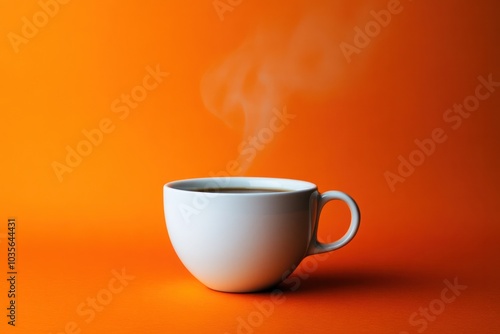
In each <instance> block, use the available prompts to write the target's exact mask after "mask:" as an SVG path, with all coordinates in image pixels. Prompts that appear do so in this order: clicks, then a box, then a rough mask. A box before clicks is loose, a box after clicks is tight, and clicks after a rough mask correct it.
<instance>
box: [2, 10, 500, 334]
mask: <svg viewBox="0 0 500 334" xmlns="http://www.w3.org/2000/svg"><path fill="white" fill-rule="evenodd" d="M40 3H42V4H46V3H49V4H53V3H54V2H53V1H52V2H51V1H50V0H46V1H44V0H41V2H36V1H22V2H18V1H15V2H9V3H6V2H5V3H2V4H1V10H0V22H2V24H1V25H0V29H1V31H0V36H4V38H2V39H1V42H0V74H1V80H0V110H1V111H0V134H1V137H2V139H1V145H0V153H1V156H2V164H1V167H0V168H1V174H0V181H1V188H0V189H1V190H0V219H1V221H2V223H1V226H0V232H1V233H3V234H2V240H1V244H2V245H1V255H0V259H1V260H0V263H2V265H1V267H2V268H4V269H5V270H4V272H6V271H7V269H6V262H7V260H6V257H7V251H6V240H5V233H6V232H7V218H9V217H15V218H16V219H17V242H18V259H17V261H18V265H17V270H18V278H17V279H18V285H17V290H18V297H17V305H18V308H17V319H16V327H15V328H12V327H11V326H8V325H7V318H6V317H5V315H4V313H5V314H6V311H5V308H6V307H7V305H8V299H7V296H6V291H7V290H8V286H7V282H6V281H5V280H2V282H3V283H2V284H0V295H1V296H2V299H0V302H1V303H2V304H1V305H0V306H1V307H0V308H1V309H2V310H4V311H2V312H3V313H2V317H1V319H3V320H2V323H1V324H0V326H1V328H2V332H9V333H10V332H12V333H14V332H17V333H53V334H55V333H71V332H75V333H78V332H79V331H80V332H81V333H166V332H172V333H189V332H193V333H195V332H196V333H199V332H202V333H237V332H238V331H239V332H242V333H250V332H251V333H277V332H279V333H287V332H290V333H404V332H408V333H417V332H423V331H425V332H426V333H472V332H474V333H494V332H497V331H498V330H499V327H500V322H499V320H498V319H500V317H499V306H500V303H499V301H498V298H499V292H500V290H499V288H498V280H499V278H500V275H499V270H498V256H499V255H500V253H499V246H498V233H499V231H500V228H499V225H498V223H499V219H498V217H499V215H498V211H497V209H495V207H497V206H498V201H499V199H500V196H499V195H498V189H499V186H500V182H499V181H500V178H499V176H498V173H497V171H498V170H499V167H500V158H499V154H498V153H499V139H500V134H499V121H500V117H499V107H500V92H499V91H495V92H493V93H492V94H491V96H490V97H489V98H487V99H486V100H484V101H481V102H480V105H479V108H478V109H477V110H476V111H474V112H472V113H471V115H470V117H468V118H466V119H463V122H462V124H461V126H460V127H459V128H457V129H456V130H454V129H452V128H451V126H450V125H452V123H446V122H445V120H444V119H443V115H444V113H445V112H446V110H447V109H449V108H452V107H453V105H454V104H457V103H462V102H463V101H464V99H466V98H467V97H468V96H470V95H473V94H474V92H475V89H476V86H477V85H478V84H479V81H478V79H477V78H478V77H479V76H483V77H485V78H487V77H488V75H490V74H491V75H492V78H493V80H494V81H496V82H498V81H500V62H499V59H500V46H499V45H500V43H499V42H500V41H499V40H498V31H499V29H500V23H499V21H498V13H499V10H500V8H499V6H498V5H497V4H496V2H494V1H486V0H485V1H478V2H474V3H472V2H467V1H452V0H446V1H439V2H429V1H420V0H419V1H409V0H402V1H401V3H400V6H401V8H402V9H401V11H400V12H399V13H398V14H394V15H392V18H391V22H390V23H389V24H387V26H386V27H382V28H381V29H380V32H376V33H373V35H374V36H373V37H372V38H370V41H369V42H368V43H367V45H366V46H364V47H363V48H358V49H359V50H358V51H359V52H358V53H354V54H351V55H350V60H351V61H350V62H348V61H347V58H346V57H344V56H343V54H342V51H341V48H340V45H341V43H342V42H345V43H349V44H351V45H354V38H355V30H354V28H355V27H360V28H364V27H365V25H366V24H367V23H369V22H371V21H373V16H372V14H370V11H372V10H375V11H377V12H378V11H380V10H384V9H386V8H387V6H388V2H387V1H374V0H365V1H362V0H359V1H343V2H341V1H336V2H333V3H332V2H331V1H326V0H325V1H320V0H317V1H305V0H300V1H299V0H295V1H289V2H287V3H286V4H285V3H278V2H275V3H274V4H273V3H269V2H268V1H261V0H252V1H241V2H238V1H232V2H229V1H228V2H225V3H226V4H227V3H233V4H234V6H231V8H232V10H231V11H226V12H224V13H223V14H222V16H223V20H221V19H220V17H219V16H218V14H217V11H216V10H215V8H214V5H213V3H212V1H208V0H207V1H152V0H148V1H135V2H118V1H111V2H105V3H96V2H82V1H69V2H68V3H67V4H60V5H59V8H56V7H55V6H52V7H50V8H52V9H51V10H52V11H53V13H52V14H54V15H53V17H50V18H49V19H48V20H47V22H44V21H43V17H42V16H40V17H41V18H38V19H40V20H42V21H39V22H41V23H40V27H39V28H38V32H36V33H33V32H32V33H33V35H34V36H32V37H30V38H27V39H26V40H25V42H23V43H21V44H19V45H17V46H13V45H12V43H11V41H10V39H9V36H11V38H12V36H13V35H12V33H15V34H18V35H21V34H22V27H23V24H25V23H24V22H25V21H23V18H24V17H26V18H27V19H28V20H29V21H31V22H32V21H33V16H34V15H35V16H36V15H40V14H36V13H38V12H40V10H42V9H41V5H40ZM389 3H392V2H389ZM308 18H309V20H310V21H307V20H308ZM311 18H312V19H311ZM304 20H306V21H305V22H309V24H311V22H312V24H311V27H312V28H311V29H310V30H308V29H306V30H305V32H304V34H305V36H306V37H305V38H304V35H302V38H303V39H302V40H300V39H299V41H302V42H303V43H302V44H301V43H298V44H297V45H295V44H293V45H294V48H293V50H290V49H288V46H289V45H292V44H289V43H291V42H290V40H293V36H295V35H294V34H295V32H296V31H297V29H298V28H297V27H300V26H301V22H304ZM311 20H312V21H311ZM306 27H307V25H306ZM300 31H302V30H300ZM9 34H10V35H9ZM308 34H310V35H308ZM318 34H320V35H319V36H320V38H318V40H320V41H321V43H324V42H325V41H326V43H324V44H321V43H320V45H321V47H318V44H315V42H314V41H315V39H314V38H316V37H318ZM259 38H260V39H259ZM309 38H310V39H309ZM256 40H257V41H262V40H263V42H262V43H260V42H255V41H256ZM310 40H312V42H311V44H308V42H307V41H310ZM304 41H305V42H304ZM309 47H311V48H312V49H313V51H312V53H313V54H312V55H310V54H309V51H310V50H308V48H309ZM323 48H324V50H323ZM16 49H17V51H18V52H16ZM315 50H316V51H318V50H319V51H320V52H319V53H320V55H319V57H320V59H326V61H327V63H328V66H330V67H327V70H326V71H323V69H322V68H320V69H319V70H318V69H317V68H315V67H314V66H315V64H316V63H315V61H317V58H315V57H318V54H315V53H314V51H315ZM325 50H326V51H325ZM292 51H293V52H295V54H296V55H297V54H298V56H297V59H295V58H292V60H290V59H289V56H290V54H294V53H293V52H292ZM322 51H325V52H326V55H325V54H322V53H321V52H322ZM321 56H323V57H326V58H321ZM238 57H240V58H238ZM235 59H236V60H235ZM295 60H296V61H297V62H298V63H300V62H301V61H303V62H304V63H303V64H302V65H300V66H304V67H301V70H299V71H295V72H294V69H293V66H292V70H290V68H288V67H286V66H285V65H283V64H288V62H289V61H291V62H292V65H294V64H295V63H294V61H295ZM228 61H229V62H230V63H231V64H233V65H234V66H235V68H233V70H234V71H233V72H232V73H233V75H232V76H228V77H227V82H226V81H224V79H225V76H224V75H223V76H222V78H223V79H222V80H221V81H220V82H215V83H213V82H209V84H208V87H212V88H213V87H217V85H225V84H227V85H228V87H233V86H232V82H233V81H231V80H237V79H238V78H239V77H238V75H239V73H240V72H238V71H239V70H238V69H239V68H240V66H241V68H249V70H248V71H249V72H248V75H249V77H252V76H253V77H252V78H253V79H252V80H256V79H255V76H256V72H258V70H257V69H256V68H255V66H257V67H258V65H256V63H257V64H264V65H269V66H270V67H269V69H268V70H267V72H266V71H264V74H266V75H270V76H271V77H272V78H273V79H271V80H270V81H265V82H266V83H269V82H271V83H276V85H281V86H280V87H278V88H280V89H282V90H278V92H276V91H274V90H273V89H274V88H276V87H275V86H272V87H271V88H272V89H270V90H266V89H263V90H262V89H260V90H259V89H257V90H256V92H257V93H255V91H252V89H254V88H255V86H253V85H254V83H255V82H256V81H252V80H250V79H249V80H250V81H249V82H247V83H245V86H244V87H243V88H244V91H243V92H239V94H243V95H242V96H245V97H248V99H249V101H252V102H251V103H250V107H249V108H248V109H245V110H243V111H245V112H247V113H248V114H247V116H246V117H247V118H246V123H245V117H244V116H243V114H242V112H243V111H242V109H238V108H239V107H238V106H236V107H234V108H233V109H231V110H230V114H229V116H228V118H227V119H225V120H223V119H221V118H220V117H219V116H220V113H221V112H224V111H221V110H220V109H217V108H215V109H211V108H210V107H208V106H207V105H205V104H204V100H203V94H204V92H206V91H204V90H203V89H204V88H203V87H204V86H203V85H202V84H201V83H202V78H204V76H205V74H206V73H211V72H210V71H216V70H217V69H220V68H224V66H225V65H224V64H227V62H228ZM157 66H159V68H160V69H161V71H164V72H168V73H169V75H168V76H167V77H165V78H164V80H163V81H162V82H161V83H160V84H159V85H158V87H157V88H155V89H153V90H151V91H149V92H148V95H147V97H146V98H145V99H144V101H141V102H140V103H139V104H138V106H137V107H136V108H134V109H130V114H129V115H128V116H127V117H125V118H124V119H120V118H119V116H120V114H119V113H115V112H113V109H112V103H113V101H115V100H116V99H119V98H120V97H121V96H122V94H130V93H131V91H132V90H133V89H134V88H135V87H136V86H137V85H141V84H142V82H143V78H144V77H145V76H146V75H147V73H148V72H147V70H146V68H147V67H150V68H153V69H154V68H156V67H157ZM297 66H299V65H297ZM275 69H280V70H275ZM207 71H208V72H207ZM235 73H236V74H235ZM297 73H298V77H299V79H302V77H301V76H300V74H304V75H306V74H308V73H312V77H309V79H308V80H306V79H305V78H304V79H303V81H301V80H298V82H302V83H303V84H298V85H296V86H293V85H292V84H291V82H294V81H293V80H294V78H295V80H296V79H297V76H293V75H294V74H297ZM257 74H258V73H257ZM261 74H262V73H261ZM274 76H279V78H275V77H274ZM257 81H258V80H257ZM292 86H293V88H290V87H292ZM200 87H201V88H200ZM252 92H253V93H252ZM233 93H234V92H232V93H229V92H227V91H226V95H224V91H223V93H221V94H222V95H221V96H219V97H217V98H215V97H214V99H215V102H214V103H215V106H216V107H217V106H220V105H222V104H223V99H224V96H228V95H227V94H229V95H230V94H233ZM210 96H211V95H210V94H209V98H210ZM262 96H266V97H268V98H269V100H268V101H267V102H265V103H264V102H260V101H255V99H257V100H258V99H259V98H260V97H262ZM263 105H264V106H266V107H265V108H267V109H269V106H271V107H272V108H277V109H279V110H282V109H283V108H284V107H286V109H287V110H288V112H289V113H290V114H293V115H294V116H295V118H294V119H293V120H291V121H290V124H288V125H287V126H286V127H285V128H284V130H283V131H281V132H279V133H275V136H274V138H273V140H271V141H270V142H269V143H267V144H266V145H265V147H263V148H262V149H261V150H259V151H258V152H257V154H256V156H255V159H253V160H252V161H251V163H250V164H249V165H248V168H247V169H246V170H245V171H244V172H243V173H242V174H243V175H254V176H275V177H289V178H297V179H305V180H308V181H311V182H315V183H316V184H317V185H318V187H319V189H320V190H321V191H326V190H328V189H339V190H343V191H345V192H347V193H349V194H351V195H352V196H353V197H354V198H355V199H356V200H357V201H358V204H359V206H360V208H361V213H362V225H361V228H360V231H359V234H358V235H357V236H356V238H355V239H354V240H353V242H352V243H351V244H349V245H348V246H347V247H345V248H343V249H341V250H339V251H336V252H334V253H332V254H330V255H329V256H328V257H327V258H326V260H323V261H321V262H320V261H319V260H313V259H311V260H309V264H317V265H318V267H317V269H316V268H315V267H314V268H313V269H314V270H313V269H310V273H309V276H308V277H307V278H305V276H302V277H301V276H297V274H296V275H295V276H294V277H295V278H296V279H297V278H299V282H300V286H299V287H298V289H296V291H291V290H292V289H290V286H289V285H288V286H284V287H282V289H283V291H284V299H283V300H282V303H280V304H273V305H274V306H273V308H272V312H271V311H269V312H268V314H263V313H262V312H261V313H260V314H261V315H260V318H259V315H258V314H257V313H255V312H259V309H258V307H257V306H256V305H257V304H259V303H260V304H259V305H261V304H262V303H264V305H269V304H266V301H267V302H269V300H270V294H269V292H263V293H259V294H225V293H218V292H214V291H211V290H209V289H207V288H205V287H204V286H202V285H201V284H200V283H198V282H197V281H196V280H195V279H194V278H193V277H192V276H191V275H190V274H189V273H188V272H187V271H186V270H185V269H184V267H183V266H182V264H181V263H180V262H179V260H178V259H177V257H176V256H175V254H174V252H173V249H172V247H171V245H170V242H169V239H168V234H167V231H166V228H165V222H164V218H163V203H162V186H163V184H164V183H166V182H168V181H171V180H175V179H180V178H190V177H201V176H210V174H211V173H216V174H217V173H220V172H224V171H225V170H226V165H227V163H228V162H230V161H232V160H234V159H236V158H238V147H239V145H240V144H241V143H242V142H243V141H244V140H245V139H246V138H248V136H249V135H252V133H255V131H257V132H258V131H259V129H262V127H261V126H262V125H264V126H265V125H266V123H265V122H266V118H264V121H262V118H259V117H261V116H259V115H260V113H263V112H266V111H265V110H260V109H259V106H263ZM240 108H241V107H240ZM265 108H262V109H265ZM243 109H244V108H243ZM267 111H269V110H267ZM103 119H109V120H110V122H111V123H112V125H113V126H114V128H113V131H111V133H108V134H104V135H103V138H102V142H101V143H100V144H99V145H97V146H95V147H93V148H92V152H91V153H90V154H89V155H88V156H87V157H84V158H83V159H82V161H81V162H80V163H79V164H78V166H76V167H75V168H74V170H72V172H70V173H64V174H63V175H62V181H61V182H60V180H59V179H58V177H57V175H56V173H55V172H54V169H53V166H52V164H53V163H54V161H57V162H60V163H64V161H65V159H66V154H67V151H66V147H67V146H68V145H69V146H70V147H72V148H73V149H75V148H76V147H77V145H78V143H80V142H81V141H82V140H85V137H84V135H83V133H82V131H83V130H88V131H90V130H92V129H95V128H97V127H98V126H99V124H100V122H101V121H102V120H103ZM259 119H260V120H261V121H258V120H259ZM225 121H227V122H229V123H228V124H226V122H225ZM252 122H253V123H252ZM259 122H260V123H259ZM244 124H247V125H248V124H257V125H256V126H254V127H253V128H252V127H250V128H247V129H246V130H245V127H244ZM436 128H442V129H443V131H444V132H445V134H446V136H447V140H446V141H445V142H444V143H439V144H436V148H435V152H434V153H432V154H430V155H429V156H428V157H426V158H425V162H424V163H423V164H422V165H421V166H418V167H416V168H415V170H414V172H413V173H411V175H409V176H408V177H405V181H404V182H403V183H396V184H395V186H394V189H393V190H394V191H392V190H391V187H390V186H389V184H388V182H387V181H386V177H385V176H384V175H385V174H384V173H386V172H387V171H390V172H392V173H397V170H398V164H399V160H398V157H399V156H400V155H402V156H403V157H405V158H406V159H408V157H409V156H410V154H411V153H412V152H413V151H414V150H415V149H417V146H416V144H415V142H414V141H415V140H416V139H419V140H424V139H426V138H430V137H431V133H432V131H433V130H434V129H436ZM249 131H250V132H249ZM252 131H253V132H252ZM347 219H348V213H347V209H346V208H345V207H344V206H342V205H340V204H336V203H335V204H331V205H330V206H329V207H327V209H325V212H324V214H323V216H322V219H321V229H320V232H321V235H322V237H323V238H324V239H326V238H328V237H329V236H330V237H332V238H333V236H336V235H340V234H341V233H342V231H343V229H345V227H346V223H345V222H346V220H347ZM332 220H333V221H336V222H337V224H336V225H335V224H329V221H332ZM113 270H115V271H118V272H121V271H122V270H124V271H125V272H126V273H127V275H129V277H134V278H133V279H132V278H131V280H130V282H129V283H128V285H127V286H126V287H124V288H123V291H121V292H120V293H116V294H114V295H113V297H112V300H111V301H110V302H109V304H107V305H105V307H104V308H103V309H102V310H101V311H100V312H96V314H95V318H94V319H93V320H92V321H89V322H88V323H87V322H86V319H87V318H86V317H82V316H81V315H80V314H79V313H78V312H77V309H78V307H79V305H81V303H86V302H87V300H88V298H95V297H96V296H98V295H99V294H101V297H102V296H103V293H104V292H102V291H103V289H106V288H107V287H108V283H109V282H110V281H111V280H112V278H113V277H114V276H113ZM302 270H305V269H302ZM302 272H304V271H302ZM5 276H7V274H5ZM445 280H448V281H450V282H454V280H457V281H458V282H459V283H460V284H461V285H465V286H467V288H466V289H465V290H463V291H462V292H461V294H460V295H459V296H457V297H456V299H455V300H454V301H453V302H452V303H449V304H446V305H445V309H444V310H443V309H439V310H438V311H439V312H437V311H436V312H437V313H438V314H436V315H435V317H432V321H431V320H428V321H427V320H426V321H423V322H426V327H425V328H424V325H423V324H422V321H421V322H420V323H419V324H418V325H417V324H415V323H411V322H410V318H411V317H412V314H414V312H419V310H420V308H429V307H434V310H436V307H438V306H439V305H443V304H439V302H437V301H436V300H439V299H440V298H441V292H442V291H443V289H444V288H446V284H445V283H444V281H445ZM256 303H257V304H256ZM252 317H253V318H252ZM415 319H417V320H418V319H420V320H421V319H425V318H423V317H422V316H418V317H416V318H414V320H415ZM241 321H244V322H246V325H247V326H246V327H245V326H243V327H241V326H242V325H241ZM249 323H253V324H256V325H255V326H253V325H248V324H249ZM68 324H69V325H68ZM72 326H73V327H72ZM75 326H76V327H75ZM248 326H249V327H248ZM245 331H246V332H245Z"/></svg>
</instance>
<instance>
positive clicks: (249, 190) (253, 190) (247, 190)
mask: <svg viewBox="0 0 500 334" xmlns="http://www.w3.org/2000/svg"><path fill="white" fill-rule="evenodd" d="M192 190H193V191H199V192H204V193H233V194H244V193H254V194H256V193H283V192H287V191H289V190H286V189H275V188H203V189H192Z"/></svg>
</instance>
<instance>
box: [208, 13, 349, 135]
mask: <svg viewBox="0 0 500 334" xmlns="http://www.w3.org/2000/svg"><path fill="white" fill-rule="evenodd" d="M330 20H331V19H330ZM341 57H342V55H341V54H340V52H339V50H338V43H336V42H335V39H334V38H333V36H332V27H331V25H330V24H329V21H328V19H327V18H326V17H321V16H319V15H309V16H307V17H305V18H303V19H302V20H301V21H300V22H299V23H298V24H297V25H296V26H295V27H294V28H293V29H289V30H288V31H278V29H261V30H259V31H257V33H255V34H254V35H253V36H251V37H250V38H249V39H247V40H246V41H245V42H244V43H243V44H242V45H241V46H240V47H239V48H237V49H236V50H235V51H234V52H232V53H231V54H229V55H228V56H227V57H226V58H225V59H224V60H223V61H222V62H221V63H219V64H218V65H216V66H215V67H213V68H211V69H210V70H208V71H207V72H206V73H205V75H204V76H203V78H202V80H201V95H202V98H203V101H204V104H205V106H206V108H207V109H208V110H209V111H210V112H211V113H213V114H214V115H216V116H217V117H218V118H220V119H221V120H222V121H223V122H225V123H226V124H227V125H228V126H229V127H231V128H233V129H235V130H237V131H242V132H243V133H244V136H245V137H246V136H251V135H253V134H255V133H256V132H257V131H259V130H260V129H261V128H263V127H266V126H269V122H270V119H271V117H272V115H273V114H272V110H273V108H278V109H281V108H283V107H284V105H285V104H286V101H287V99H288V97H289V96H290V95H291V94H322V93H326V92H329V91H331V88H332V84H333V82H334V79H335V77H336V76H337V74H338V73H337V71H338V69H339V67H340V64H342V62H341V61H342V59H341ZM344 62H345V61H344Z"/></svg>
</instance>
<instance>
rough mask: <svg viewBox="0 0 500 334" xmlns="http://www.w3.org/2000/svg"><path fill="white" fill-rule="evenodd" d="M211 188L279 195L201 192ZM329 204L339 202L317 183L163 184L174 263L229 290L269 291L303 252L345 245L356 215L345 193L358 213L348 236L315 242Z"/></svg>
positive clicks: (261, 180)
mask: <svg viewBox="0 0 500 334" xmlns="http://www.w3.org/2000/svg"><path fill="white" fill-rule="evenodd" d="M209 188H210V189H214V188H224V189H227V188H247V189H257V188H258V189H279V190H282V191H279V192H255V193H224V192H205V191H203V190H204V189H209ZM330 193H333V192H330ZM335 193H336V194H337V193H339V194H343V193H340V192H335ZM325 194H326V193H325ZM343 195H345V194H343ZM345 196H347V195H345ZM332 199H340V200H344V199H342V198H331V199H324V194H320V193H319V192H318V190H317V187H316V186H315V185H314V184H312V183H309V182H305V181H298V180H290V179H276V178H251V177H233V178H229V177H228V178H203V179H189V180H181V181H174V182H171V183H168V184H166V185H165V186H164V209H165V218H166V222H167V229H168V233H169V237H170V240H171V243H172V245H173V247H174V250H175V252H176V253H177V255H178V257H179V259H180V260H181V261H182V263H183V264H184V265H185V267H186V268H187V269H188V270H189V271H190V272H191V274H193V276H195V277H196V278H197V279H198V280H199V281H200V282H202V283H203V284H205V285H206V286H207V287H209V288H211V289H214V290H218V291H226V292H251V291H258V290H262V289H266V288H269V287H271V286H273V285H275V284H277V283H279V282H280V281H282V280H283V279H285V278H286V276H284V273H289V272H290V269H291V268H293V267H294V266H297V265H298V264H299V263H300V262H301V260H302V259H303V258H304V257H306V256H307V255H310V254H316V253H321V252H325V251H330V250H333V249H337V248H339V247H341V246H343V245H344V244H346V243H347V242H349V241H350V240H351V239H352V237H354V234H355V233H356V231H357V228H358V225H359V210H358V209H357V206H356V204H355V203H354V201H353V200H352V199H351V198H350V197H348V196H347V199H348V200H350V201H352V203H354V204H353V205H354V207H351V206H352V203H348V205H349V206H350V208H351V216H355V217H351V218H354V223H353V221H351V227H350V229H349V231H348V233H346V235H344V237H343V239H342V238H341V239H340V240H338V241H337V244H335V243H330V244H322V243H320V242H318V241H317V238H316V231H317V221H318V216H319V213H320V212H321V208H322V206H323V205H324V203H326V202H327V201H329V200H332ZM353 209H355V211H356V212H354V214H353ZM351 220H353V219H351Z"/></svg>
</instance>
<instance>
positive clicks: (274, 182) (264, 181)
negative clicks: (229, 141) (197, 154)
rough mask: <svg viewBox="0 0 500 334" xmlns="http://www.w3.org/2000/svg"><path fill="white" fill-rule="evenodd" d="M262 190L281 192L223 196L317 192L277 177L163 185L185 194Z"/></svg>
mask: <svg viewBox="0 0 500 334" xmlns="http://www.w3.org/2000/svg"><path fill="white" fill-rule="evenodd" d="M238 187H242V188H243V187H245V188H252V187H254V188H262V189H283V190H284V191H283V192H275V193H265V192H262V193H258V192H257V193H224V195H233V196H234V195H236V196H238V195H239V196H245V195H256V194H267V195H279V194H286V193H295V192H302V191H314V190H317V186H316V185H315V184H314V183H312V182H308V181H303V180H297V179H290V178H277V177H256V176H227V177H198V178H186V179H180V180H175V181H170V182H168V183H166V184H165V185H164V188H165V189H167V188H168V189H173V190H179V191H187V192H200V189H206V188H210V189H213V188H238Z"/></svg>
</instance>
